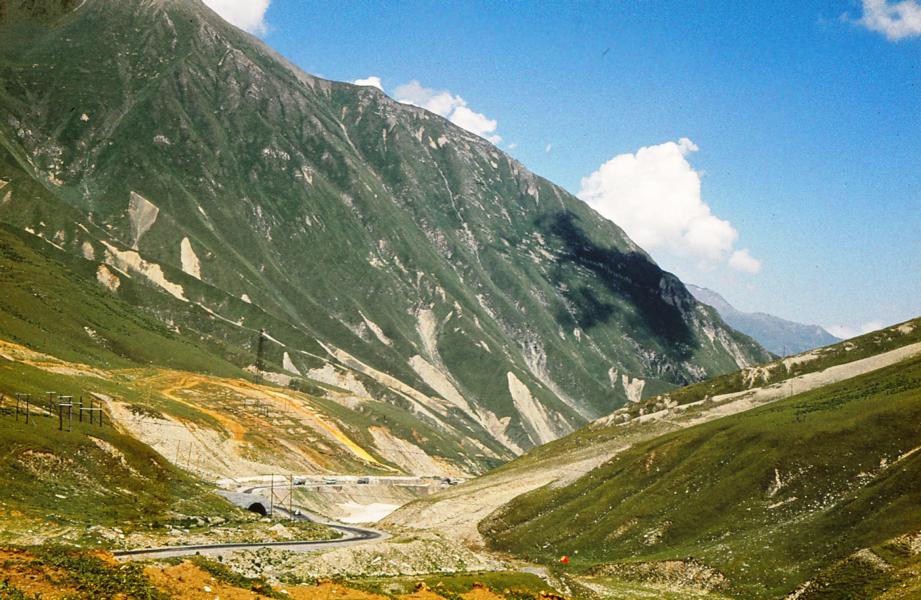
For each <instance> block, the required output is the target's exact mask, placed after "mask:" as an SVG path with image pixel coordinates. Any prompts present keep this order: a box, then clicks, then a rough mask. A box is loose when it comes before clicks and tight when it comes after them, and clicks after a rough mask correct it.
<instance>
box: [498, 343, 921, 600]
mask: <svg viewBox="0 0 921 600" xmlns="http://www.w3.org/2000/svg"><path fill="white" fill-rule="evenodd" d="M919 445H921V359H917V358H915V359H911V360H908V361H906V362H904V363H901V364H898V365H895V366H892V367H889V368H886V369H883V370H880V371H877V372H873V373H870V374H867V375H864V376H861V377H858V378H855V379H852V380H849V381H846V382H843V383H839V384H836V385H831V386H828V387H825V388H820V389H817V390H814V391H812V392H809V393H805V394H802V395H799V396H794V397H792V398H789V399H786V400H783V401H779V402H777V403H774V404H771V405H768V406H764V407H761V408H758V409H755V410H752V411H749V412H746V413H741V414H737V415H734V416H730V417H726V418H723V419H719V420H716V421H712V422H709V423H705V424H702V425H699V426H696V427H692V428H690V429H685V430H681V431H677V432H673V433H669V434H666V435H662V436H660V437H657V438H655V439H652V440H649V441H646V442H643V443H640V444H638V445H636V446H634V447H632V448H631V449H629V450H627V451H626V452H623V453H622V454H620V455H618V456H616V457H615V458H613V459H612V460H611V461H609V462H608V463H606V464H604V465H602V466H601V467H598V468H596V469H595V470H593V471H591V472H590V473H589V474H588V475H586V476H584V477H582V478H580V479H578V480H577V481H576V482H574V483H572V484H571V485H568V486H565V487H562V488H558V489H551V488H541V489H539V490H536V491H534V492H532V493H529V494H526V495H524V496H521V497H519V498H517V499H515V500H514V501H513V502H511V503H509V504H508V505H506V506H505V507H503V508H502V509H500V510H499V511H497V512H496V513H495V514H493V515H492V516H491V517H490V518H489V519H487V520H486V521H484V522H483V523H481V526H480V530H481V532H482V533H483V535H484V536H485V537H486V538H487V539H488V540H489V541H490V543H491V544H492V545H493V547H495V548H497V549H501V550H506V551H511V552H515V553H517V554H520V555H523V556H525V557H527V558H530V559H534V560H538V561H543V562H551V561H555V560H556V559H557V558H558V557H559V556H560V555H561V554H568V555H570V556H572V557H573V565H572V566H573V567H574V568H575V569H577V570H589V569H591V568H593V567H597V566H598V565H602V564H606V563H621V562H625V563H636V562H647V561H662V560H674V559H678V560H688V559H693V560H695V561H699V562H701V563H704V564H706V565H709V566H710V567H712V568H714V569H717V570H718V571H719V572H721V573H722V574H724V575H725V576H726V577H727V579H728V582H729V583H728V586H729V588H728V589H729V590H730V591H731V593H732V595H734V596H738V597H779V596H782V595H783V594H785V593H787V592H790V591H791V590H793V589H794V588H795V587H796V586H798V585H799V584H801V583H803V582H804V581H806V580H807V579H809V578H810V577H812V576H813V575H814V574H816V573H817V572H818V571H820V570H821V569H823V568H826V567H829V566H830V565H832V564H833V563H835V562H836V561H839V560H842V559H844V558H846V557H847V556H849V555H850V554H852V553H854V552H856V551H858V550H860V549H861V548H865V547H869V546H873V545H876V544H881V543H884V542H885V541H886V540H889V539H892V538H895V537H897V536H899V535H902V534H906V533H909V532H912V531H916V530H918V529H921V483H919V482H921V451H919V450H918V448H919Z"/></svg>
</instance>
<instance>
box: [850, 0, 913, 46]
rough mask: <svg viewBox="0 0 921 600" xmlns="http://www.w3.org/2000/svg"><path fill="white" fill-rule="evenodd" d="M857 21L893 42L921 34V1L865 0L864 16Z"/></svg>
mask: <svg viewBox="0 0 921 600" xmlns="http://www.w3.org/2000/svg"><path fill="white" fill-rule="evenodd" d="M846 18H847V17H846ZM856 22H857V23H859V24H860V25H863V26H864V27H866V28H867V29H869V30H870V31H876V32H878V33H881V34H883V35H884V36H886V38H887V39H889V40H890V41H893V42H895V41H898V40H901V39H904V38H909V37H917V36H921V1H919V0H901V1H898V2H890V1H889V0H863V16H862V17H861V18H860V19H858V20H857V21H856Z"/></svg>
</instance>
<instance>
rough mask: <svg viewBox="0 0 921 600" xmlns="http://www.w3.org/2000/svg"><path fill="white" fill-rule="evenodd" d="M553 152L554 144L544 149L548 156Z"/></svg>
mask: <svg viewBox="0 0 921 600" xmlns="http://www.w3.org/2000/svg"><path fill="white" fill-rule="evenodd" d="M552 151H553V144H547V146H546V147H544V152H546V153H547V154H550V153H551V152H552Z"/></svg>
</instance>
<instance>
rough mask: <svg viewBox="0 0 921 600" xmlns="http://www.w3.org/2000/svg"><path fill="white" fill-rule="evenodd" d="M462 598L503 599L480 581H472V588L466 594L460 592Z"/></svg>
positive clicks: (480, 599) (473, 599)
mask: <svg viewBox="0 0 921 600" xmlns="http://www.w3.org/2000/svg"><path fill="white" fill-rule="evenodd" d="M461 598H463V599H464V600H503V599H504V598H505V597H504V596H500V595H499V594H497V593H495V592H494V591H492V590H491V589H489V588H488V587H486V586H485V585H483V584H482V583H474V584H473V589H471V590H470V591H469V592H467V593H466V594H462V595H461Z"/></svg>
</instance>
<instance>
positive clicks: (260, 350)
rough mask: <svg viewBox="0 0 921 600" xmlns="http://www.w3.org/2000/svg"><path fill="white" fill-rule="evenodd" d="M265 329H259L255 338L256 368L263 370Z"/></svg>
mask: <svg viewBox="0 0 921 600" xmlns="http://www.w3.org/2000/svg"><path fill="white" fill-rule="evenodd" d="M264 358H265V329H260V330H259V338H258V339H257V340H256V370H257V371H264V370H265V360H264Z"/></svg>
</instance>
